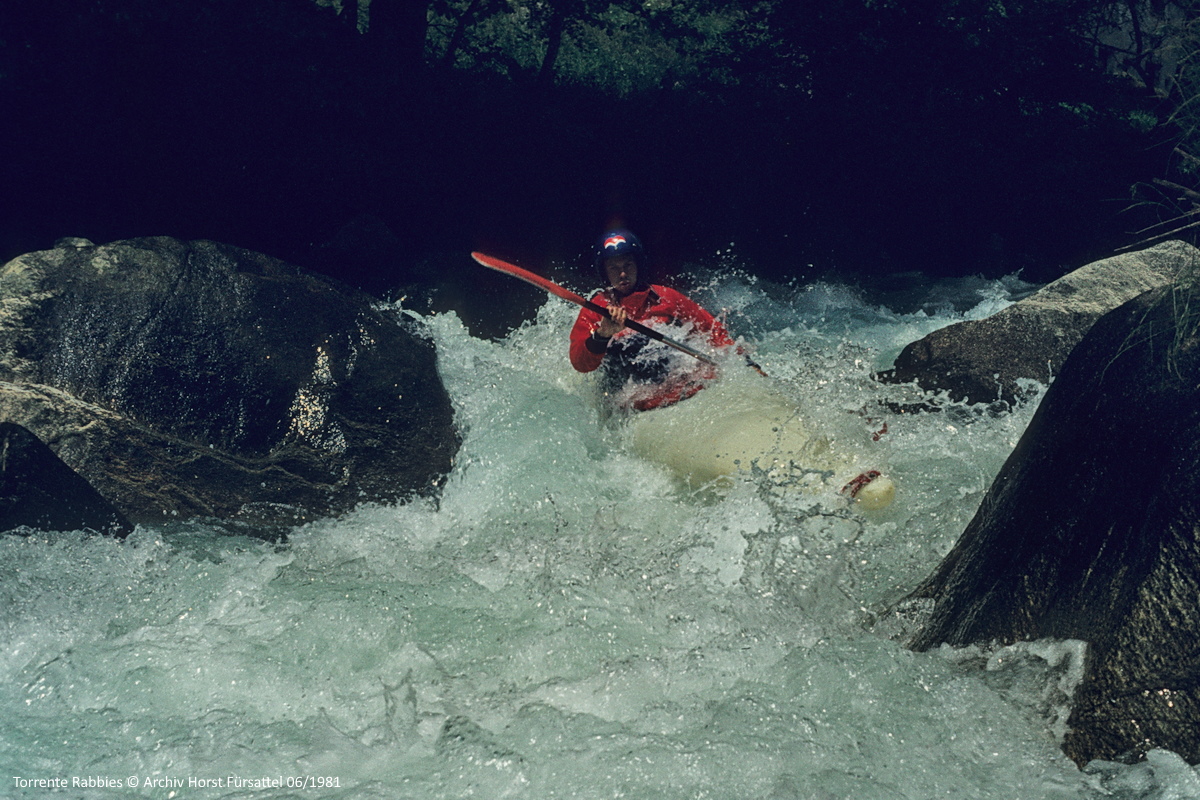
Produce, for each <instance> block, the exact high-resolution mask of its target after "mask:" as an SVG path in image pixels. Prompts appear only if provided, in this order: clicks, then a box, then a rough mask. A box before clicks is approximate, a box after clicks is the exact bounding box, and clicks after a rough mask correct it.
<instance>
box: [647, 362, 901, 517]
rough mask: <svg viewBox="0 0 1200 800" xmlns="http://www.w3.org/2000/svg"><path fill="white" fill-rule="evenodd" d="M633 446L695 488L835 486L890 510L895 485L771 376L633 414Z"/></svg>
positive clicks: (867, 504) (859, 501)
mask: <svg viewBox="0 0 1200 800" xmlns="http://www.w3.org/2000/svg"><path fill="white" fill-rule="evenodd" d="M625 435H626V437H627V441H628V444H629V447H630V449H631V450H632V451H633V452H635V453H636V454H638V455H639V456H641V457H642V458H645V459H647V460H649V461H653V462H655V463H658V464H661V465H663V466H665V467H667V468H669V469H670V470H671V471H672V472H674V473H675V474H677V475H678V476H679V477H680V478H682V479H684V480H685V481H686V482H687V483H688V484H689V485H691V486H703V485H706V484H713V485H716V486H718V487H720V486H729V485H731V484H732V482H733V480H734V479H735V478H736V476H738V475H739V474H746V475H755V474H758V475H765V476H766V477H768V478H769V479H770V480H771V481H772V482H774V483H776V484H779V485H783V486H785V487H794V488H797V489H800V490H806V491H811V492H819V491H824V490H828V489H830V488H832V489H833V490H834V491H840V492H841V493H842V494H843V495H845V496H847V497H848V498H850V499H851V500H852V502H854V503H855V504H856V505H857V506H858V507H860V508H863V509H867V510H878V509H883V508H886V507H887V506H888V505H890V504H891V502H892V500H893V499H894V497H895V494H896V485H895V483H894V482H893V481H892V480H891V479H890V478H889V477H887V476H886V475H884V474H882V472H881V471H880V470H878V469H875V468H871V467H868V466H867V465H866V464H865V458H864V457H863V456H862V454H859V453H857V452H855V451H853V450H851V449H849V448H847V447H844V446H841V445H840V444H839V443H836V442H835V441H834V440H833V439H831V438H830V437H828V436H826V435H824V434H822V433H820V432H818V431H815V430H813V429H812V427H811V426H810V425H809V424H808V422H807V421H806V420H805V419H804V418H803V417H802V416H801V415H800V414H799V413H798V411H797V409H796V406H795V403H793V402H791V401H789V400H788V398H787V397H785V396H784V395H783V394H781V393H780V392H779V391H778V390H777V389H775V388H774V387H773V386H772V385H771V383H770V381H769V380H765V379H763V378H760V377H757V376H753V375H749V376H748V378H746V379H742V380H728V379H722V380H719V381H714V382H712V383H710V384H708V386H707V387H706V388H705V389H704V390H703V391H699V392H697V393H695V394H694V395H693V396H691V397H689V398H688V399H686V400H683V401H681V402H678V403H676V404H674V405H671V406H667V407H663V408H657V409H655V410H653V411H646V412H642V413H640V414H634V415H631V416H630V417H629V418H628V420H627V422H626V428H625Z"/></svg>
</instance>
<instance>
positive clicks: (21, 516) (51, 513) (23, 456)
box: [0, 422, 133, 539]
mask: <svg viewBox="0 0 1200 800" xmlns="http://www.w3.org/2000/svg"><path fill="white" fill-rule="evenodd" d="M132 529H133V526H132V525H131V524H130V523H129V521H128V520H127V519H125V517H124V515H123V514H121V512H120V511H118V510H117V509H116V507H114V506H113V505H112V503H109V502H108V501H107V500H105V499H104V498H103V497H101V496H100V493H99V492H97V491H96V490H95V489H94V488H92V486H91V485H90V484H89V483H88V482H87V481H85V480H84V479H83V478H82V477H80V476H79V475H78V474H77V473H76V472H75V471H74V470H72V469H71V468H70V467H68V466H67V465H66V464H64V463H63V462H62V459H60V458H59V457H58V456H56V455H54V453H53V452H52V451H51V450H50V448H49V447H47V446H46V445H45V444H44V443H43V442H42V441H41V440H39V439H38V438H37V437H36V436H34V435H33V434H32V433H30V432H29V431H28V430H26V429H25V428H22V427H21V426H20V425H17V424H15V423H12V422H0V533H6V532H9V531H21V532H27V531H30V530H42V531H79V530H89V531H93V532H95V533H106V534H110V535H112V536H115V537H117V538H119V539H120V538H124V537H125V536H126V535H127V534H128V533H129V532H130V531H131V530H132Z"/></svg>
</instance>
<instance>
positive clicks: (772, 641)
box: [0, 272, 1197, 800]
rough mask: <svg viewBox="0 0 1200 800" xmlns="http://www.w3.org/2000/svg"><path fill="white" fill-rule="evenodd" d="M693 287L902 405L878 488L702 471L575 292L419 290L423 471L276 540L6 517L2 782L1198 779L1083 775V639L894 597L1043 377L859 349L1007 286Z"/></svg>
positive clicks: (803, 401) (520, 790) (401, 790)
mask: <svg viewBox="0 0 1200 800" xmlns="http://www.w3.org/2000/svg"><path fill="white" fill-rule="evenodd" d="M691 283H692V285H694V286H697V287H698V289H697V296H698V297H700V298H701V299H702V300H703V302H704V303H705V304H706V305H708V306H709V307H710V308H714V309H724V310H725V311H726V316H727V321H728V324H729V326H730V328H731V329H732V330H733V332H734V333H735V334H736V335H738V336H740V337H742V339H743V341H744V342H745V343H746V345H747V346H748V347H749V348H750V349H752V350H753V352H754V356H755V359H756V360H757V361H758V362H759V363H760V364H762V365H763V367H764V368H765V370H766V371H767V373H768V374H769V375H771V378H770V380H771V381H773V382H775V384H776V385H777V386H778V387H779V389H780V391H782V392H785V393H787V394H788V395H789V396H791V397H794V398H795V399H796V402H797V403H798V405H802V406H803V408H804V409H805V413H806V414H809V415H810V417H811V419H812V422H813V424H814V425H817V426H820V427H821V428H822V429H823V430H826V431H830V432H832V434H833V435H835V436H841V437H862V438H865V439H866V440H868V441H869V440H870V439H871V435H872V433H876V432H878V431H879V430H880V429H881V427H882V425H883V424H884V423H886V424H887V433H886V434H885V435H883V436H881V437H880V438H879V441H878V442H874V443H872V446H874V447H876V448H877V451H876V452H877V453H878V456H879V458H880V460H881V461H883V462H886V464H887V465H888V467H889V470H890V473H891V474H892V475H893V476H894V477H895V479H896V481H897V483H898V485H899V487H900V489H899V492H898V495H897V500H896V502H895V503H894V504H893V506H892V507H891V508H889V509H887V510H886V511H884V512H880V513H877V514H871V515H865V514H862V513H859V512H858V511H857V510H856V509H855V508H854V507H853V506H851V505H850V504H848V503H847V502H846V500H845V498H844V497H841V496H840V495H838V494H837V493H836V492H830V493H828V494H827V495H824V496H820V497H817V498H815V499H814V498H813V497H805V498H803V499H801V500H797V499H796V498H794V497H789V496H788V495H787V494H786V493H785V492H784V493H781V492H779V491H776V490H775V489H774V488H773V487H771V486H767V485H764V484H763V483H762V482H760V481H755V480H752V479H747V480H744V481H739V482H736V483H735V484H734V485H733V486H730V487H724V488H723V489H722V490H721V491H705V490H704V489H703V488H701V489H697V488H695V487H689V486H686V485H681V483H680V482H679V481H678V480H677V479H676V478H675V477H674V476H673V475H672V474H670V473H669V472H668V471H666V470H665V469H664V468H662V467H660V466H656V465H655V464H653V463H651V462H649V461H646V460H644V459H641V458H638V457H637V456H635V455H633V454H632V453H631V452H629V451H628V450H627V449H626V448H625V447H624V445H623V442H622V438H621V435H620V430H619V429H618V428H615V427H614V426H613V425H612V424H611V423H606V422H605V420H604V419H603V418H602V415H601V414H600V412H599V411H598V408H597V405H596V402H595V396H594V394H595V388H594V386H593V383H592V378H590V377H588V376H584V375H580V374H578V373H575V372H574V371H573V370H572V369H571V368H570V366H569V364H568V363H567V361H566V352H565V351H566V332H567V330H568V328H569V326H570V324H571V322H572V320H573V318H574V313H575V309H574V308H573V307H571V306H569V305H568V304H566V303H564V302H562V301H559V300H556V299H554V300H550V301H548V302H547V303H546V304H545V305H543V306H542V307H541V308H540V310H539V311H538V313H537V317H536V318H535V319H533V320H531V321H530V322H529V323H528V324H526V325H524V326H522V327H520V328H518V329H517V330H515V331H513V332H512V333H511V334H510V335H509V336H507V337H505V338H503V339H501V340H483V339H479V338H476V337H473V336H471V335H470V334H469V332H468V331H467V329H466V328H465V326H464V325H463V324H462V323H461V322H460V321H459V320H458V318H457V317H456V316H455V315H454V314H452V313H444V314H423V313H420V312H419V311H412V310H405V309H403V308H397V314H398V316H400V317H401V318H404V319H406V320H408V324H414V325H417V326H418V327H419V328H420V329H421V330H422V331H423V332H424V334H425V335H428V336H430V337H432V339H433V340H434V342H435V343H436V345H437V348H438V353H439V359H440V367H439V368H440V370H441V372H442V377H443V380H444V381H445V383H446V385H447V388H448V389H449V391H450V393H451V395H452V398H453V400H454V403H455V409H456V414H457V419H458V422H459V425H460V427H461V430H462V432H463V437H464V442H463V447H462V450H461V452H460V453H459V456H458V459H457V463H456V466H455V468H454V471H453V473H452V474H451V475H450V476H449V479H448V480H447V482H446V485H445V489H444V491H443V493H442V495H441V496H440V498H438V500H437V501H436V502H435V501H420V502H415V503H412V504H409V505H405V506H398V507H390V506H376V505H367V506H363V507H361V508H359V509H357V510H356V511H354V512H352V513H350V514H347V515H345V516H343V517H340V518H336V519H325V520H320V521H317V522H314V523H312V524H309V525H307V526H305V527H303V528H301V529H299V530H298V531H296V532H295V533H294V535H293V536H292V537H291V538H290V541H289V542H287V543H286V544H278V545H276V544H269V543H264V542H261V541H257V540H254V539H251V538H247V537H244V536H240V535H238V532H237V531H236V530H231V529H230V528H229V527H228V526H223V525H218V524H215V523H206V522H203V521H194V522H187V523H174V524H170V525H163V526H159V527H141V528H139V529H138V530H137V531H135V533H134V534H132V535H131V536H130V538H129V540H128V541H126V542H125V543H118V542H114V541H111V540H108V539H101V538H87V537H83V536H81V535H77V534H56V535H45V534H37V535H33V536H30V537H27V538H21V537H15V536H7V537H3V538H0V551H2V553H0V559H2V563H4V564H5V570H4V573H3V578H2V580H0V593H2V597H3V609H4V610H3V612H2V616H0V637H2V639H0V644H2V647H0V675H2V676H3V680H2V681H0V716H2V718H3V719H4V720H5V724H4V725H3V726H2V728H0V767H2V769H3V775H4V776H6V777H4V778H3V780H4V781H8V785H7V786H6V790H5V791H4V792H3V794H6V795H9V796H17V797H40V796H43V795H44V793H45V790H43V789H39V788H37V787H36V786H31V785H29V784H28V783H27V784H26V785H25V786H24V787H22V786H20V785H19V784H18V783H16V781H18V780H24V781H31V780H42V781H46V780H50V779H55V778H64V779H68V780H69V779H72V778H79V779H86V778H88V776H91V777H93V778H97V779H99V778H103V779H104V780H106V781H119V782H120V781H124V782H125V785H124V786H123V787H121V788H113V787H112V786H110V785H107V784H106V785H103V786H101V785H92V786H83V787H81V788H77V789H75V790H73V791H72V795H71V796H77V797H87V798H92V797H97V798H100V797H157V798H167V797H173V796H177V797H184V796H189V797H239V798H242V797H249V798H283V797H288V798H291V797H347V798H388V800H393V799H394V798H397V797H404V798H465V797H487V798H504V797H512V798H537V799H538V800H546V799H549V798H619V797H628V798H638V800H649V799H651V798H718V799H719V800H725V799H726V798H734V797H737V798H750V797H761V798H773V799H775V800H785V799H788V800H790V799H791V798H806V799H807V798H856V799H857V798H889V800H890V799H891V798H914V800H915V799H916V798H932V797H970V798H981V799H982V798H1013V797H1020V798H1064V799H1065V798H1130V799H1132V798H1146V799H1147V800H1148V799H1149V798H1165V797H1185V796H1195V795H1194V794H1190V793H1191V792H1193V791H1194V789H1195V787H1196V786H1197V777H1196V773H1195V770H1193V769H1192V768H1190V767H1188V766H1187V765H1186V764H1183V763H1182V762H1181V761H1180V760H1179V759H1178V757H1176V756H1174V755H1173V754H1170V753H1166V752H1162V751H1156V752H1154V753H1151V757H1150V759H1149V760H1148V761H1147V762H1145V763H1144V764H1141V765H1138V766H1133V767H1129V766H1120V765H1115V764H1096V765H1093V766H1092V767H1090V768H1089V769H1088V770H1085V771H1080V770H1078V769H1077V768H1076V767H1075V765H1074V764H1072V763H1071V762H1070V761H1069V760H1067V759H1066V757H1065V756H1063V755H1062V753H1061V752H1060V751H1059V749H1058V741H1059V740H1060V739H1061V737H1062V735H1063V733H1064V732H1065V720H1066V715H1067V712H1068V709H1069V702H1070V693H1071V691H1072V689H1073V687H1074V684H1075V682H1077V681H1078V677H1079V674H1080V670H1081V668H1082V659H1083V652H1084V650H1083V648H1084V647H1085V645H1084V644H1083V643H1078V642H1035V643H1026V644H1021V645H1017V646H1014V647H1011V648H1005V649H996V650H986V649H980V648H968V649H965V650H951V649H948V648H943V649H941V650H935V651H933V652H930V653H913V652H911V651H909V650H907V649H905V648H904V647H903V646H902V645H901V644H900V642H899V641H898V640H900V639H902V638H903V635H904V627H905V624H906V623H905V622H904V620H903V619H899V618H896V617H886V616H885V615H884V614H883V613H882V612H883V611H884V610H886V609H888V608H889V607H891V606H892V605H893V604H894V603H896V602H897V601H899V600H900V599H901V598H903V597H904V595H905V593H906V592H907V591H908V590H910V589H911V588H912V587H913V586H914V585H915V583H916V582H918V581H919V580H920V579H922V578H923V577H925V576H926V575H927V574H928V573H929V572H930V571H931V570H932V569H933V568H934V567H935V566H936V564H937V563H938V562H939V560H940V559H941V558H942V557H943V556H944V555H945V553H946V552H948V551H949V549H950V548H951V546H952V545H953V544H954V541H955V539H956V538H957V536H958V534H959V533H961V531H962V530H963V528H964V527H965V526H966V524H967V522H968V521H969V520H970V518H971V516H972V515H973V513H974V511H975V509H976V507H977V506H978V504H979V502H980V500H981V499H982V497H983V493H984V492H985V491H986V489H987V487H988V485H989V484H990V482H991V479H992V477H993V476H994V475H995V474H996V472H997V471H998V469H999V468H1000V465H1001V464H1002V463H1003V461H1004V459H1005V458H1006V457H1007V455H1008V453H1009V452H1010V451H1011V449H1012V448H1013V446H1014V445H1015V444H1016V441H1017V438H1018V437H1019V436H1020V434H1021V432H1022V430H1023V429H1024V426H1025V424H1026V423H1027V422H1028V420H1029V418H1030V416H1031V415H1032V413H1033V410H1034V407H1035V405H1036V402H1037V401H1036V398H1035V399H1034V400H1032V401H1031V402H1029V403H1027V404H1026V405H1025V406H1022V407H1020V408H1017V409H1015V410H1014V411H1012V412H1011V413H1008V414H1000V415H997V414H993V413H988V412H987V411H986V410H983V409H980V408H967V407H960V406H954V405H950V406H948V407H947V408H946V409H945V410H944V411H943V412H942V413H938V414H928V415H900V414H892V413H890V412H888V411H886V410H885V409H884V408H883V407H882V406H881V405H880V401H881V400H894V399H904V395H905V393H906V392H909V391H911V390H909V389H907V388H905V387H886V388H885V387H881V386H879V385H878V384H875V383H874V382H873V381H872V380H871V378H870V375H871V372H872V371H873V370H875V369H879V368H881V367H884V366H887V365H888V363H889V361H890V359H891V358H892V357H893V356H894V355H895V353H896V352H898V350H899V348H900V347H902V346H903V344H905V343H907V342H908V341H911V340H913V339H916V338H918V337H919V336H921V335H923V334H924V333H926V332H928V331H929V330H932V329H934V328H936V327H939V326H941V325H944V324H947V323H949V322H951V321H954V320H955V319H961V318H965V317H968V316H971V315H979V314H983V313H985V312H986V311H987V310H988V309H994V308H995V307H996V306H997V305H1003V304H1004V303H1005V302H1007V298H1009V297H1011V296H1012V294H1013V291H1014V289H1013V286H1014V284H1012V283H1011V282H1009V283H1004V282H988V281H974V282H963V284H962V285H961V286H960V287H959V293H958V294H957V295H955V294H954V292H953V291H951V289H950V288H946V289H945V294H946V295H947V296H948V297H949V298H950V299H949V300H945V298H939V299H938V302H937V304H936V305H935V306H929V307H922V306H920V305H919V304H917V305H914V304H912V303H908V304H907V305H906V307H905V308H904V309H903V310H892V309H891V308H889V307H888V305H887V304H885V303H881V302H879V301H878V300H872V301H867V300H865V299H864V295H863V294H862V293H861V292H858V291H856V290H853V289H850V288H848V287H846V286H841V285H836V284H817V285H811V286H791V287H787V286H771V285H766V284H764V283H762V282H758V281H755V280H754V279H752V278H749V277H746V276H744V275H737V274H732V273H729V272H725V273H722V274H717V275H706V276H704V277H692V278H691ZM944 300H945V302H943V301H944ZM897 305H899V304H897ZM885 620H886V621H885ZM232 779H237V780H239V781H241V783H239V784H237V785H234V784H233V783H232V782H230V781H231V780H232ZM318 779H325V780H326V782H325V783H323V784H322V785H320V786H318V785H317V783H316V781H317V780H318ZM131 780H133V781H136V785H130V783H129V781H131ZM189 780H192V781H195V782H203V783H204V784H205V785H203V786H199V785H192V786H188V785H187V781H189ZM331 780H335V781H336V783H333V782H330V781H331ZM173 781H182V782H183V783H180V784H178V785H177V784H175V783H173ZM256 781H257V782H256ZM289 782H290V783H289ZM298 782H299V783H298ZM185 790H186V791H185ZM172 792H174V793H175V794H172Z"/></svg>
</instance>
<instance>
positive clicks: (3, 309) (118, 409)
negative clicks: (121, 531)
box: [0, 237, 458, 522]
mask: <svg viewBox="0 0 1200 800" xmlns="http://www.w3.org/2000/svg"><path fill="white" fill-rule="evenodd" d="M0 419H8V420H11V421H14V422H17V423H19V424H21V425H24V426H25V427H27V428H29V429H30V430H31V431H33V432H34V433H35V434H36V435H38V436H39V438H41V439H42V440H43V441H45V442H46V443H47V444H48V445H49V446H50V447H51V448H52V449H53V450H54V451H55V452H56V453H57V454H58V455H59V457H60V458H62V460H63V461H64V462H66V463H67V464H68V465H70V466H71V467H72V468H73V469H74V470H76V471H77V472H78V473H79V474H80V475H82V476H83V477H84V478H85V479H86V480H87V481H88V482H90V483H91V484H92V485H93V486H95V487H96V488H97V489H98V490H99V491H100V492H101V494H103V495H104V496H105V497H107V498H109V499H110V500H111V501H112V502H113V503H114V504H116V505H117V507H118V508H120V509H121V510H122V511H123V512H124V513H125V514H126V515H127V516H128V517H129V518H130V519H132V520H133V521H135V522H140V521H152V520H156V519H157V520H161V519H163V518H164V517H172V518H177V517H190V516H214V517H222V518H229V517H233V516H237V515H239V514H241V515H245V514H251V515H253V516H263V515H264V514H265V515H266V516H268V517H272V518H276V517H282V518H283V519H285V520H290V521H295V520H299V519H303V518H307V516H308V515H311V514H329V513H337V512H339V511H343V510H346V509H349V508H351V507H353V506H354V505H356V504H358V503H360V502H363V501H375V502H392V501H398V500H404V499H408V498H411V497H414V496H417V495H420V494H424V493H430V492H432V491H434V490H435V489H436V486H437V484H438V482H439V481H440V479H441V477H442V476H444V475H445V473H446V472H447V471H448V470H449V469H450V466H451V462H452V458H453V456H454V453H455V452H456V450H457V447H458V437H457V433H456V431H455V428H454V420H453V413H452V409H451V405H450V401H449V397H448V396H447V394H446V391H445V388H444V387H443V386H442V384H441V381H440V379H439V377H438V373H437V368H436V357H435V353H434V349H433V346H432V344H431V343H430V342H428V341H426V340H424V339H422V338H421V337H420V336H419V335H417V334H415V333H414V332H413V331H411V330H409V329H407V328H406V327H404V325H402V324H401V323H400V322H398V321H397V319H396V318H395V317H394V316H393V315H391V314H389V313H386V312H385V311H384V310H381V309H380V308H378V307H377V305H376V303H375V302H374V300H373V299H372V298H370V297H369V296H367V295H365V294H363V293H361V292H357V291H355V290H352V289H349V288H347V287H345V286H342V285H340V284H337V283H335V282H333V281H331V280H328V279H325V278H322V277H320V276H317V275H314V274H310V273H307V272H305V271H304V270H302V269H300V268H298V267H294V266H291V265H288V264H286V263H284V262H281V261H278V260H276V259H272V258H270V257H268V256H264V255H261V254H258V253H253V252H250V251H246V250H242V249H239V248H236V247H231V246H228V245H223V244H218V243H215V242H206V241H196V242H183V241H179V240H175V239H170V238H165V237H158V238H147V239H134V240H128V241H123V242H116V243H113V244H109V245H104V246H99V247H96V246H87V245H76V246H72V247H60V248H56V249H54V250H48V251H43V252H38V253H29V254H26V255H24V256H20V257H18V258H16V259H14V260H13V261H11V262H9V263H8V264H6V265H4V267H3V268H0Z"/></svg>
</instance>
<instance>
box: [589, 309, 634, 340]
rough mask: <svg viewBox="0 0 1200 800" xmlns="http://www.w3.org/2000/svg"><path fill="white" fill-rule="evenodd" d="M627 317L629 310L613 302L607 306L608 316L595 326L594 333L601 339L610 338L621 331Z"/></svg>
mask: <svg viewBox="0 0 1200 800" xmlns="http://www.w3.org/2000/svg"><path fill="white" fill-rule="evenodd" d="M627 319H629V312H628V311H626V310H625V309H624V308H622V307H621V306H619V305H617V304H616V303H613V304H612V305H610V306H609V307H608V317H605V318H603V319H601V320H600V324H599V325H597V326H596V335H597V336H599V337H601V338H603V339H611V338H612V337H614V336H616V335H617V334H618V333H620V332H621V329H622V328H624V327H625V320H627Z"/></svg>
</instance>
